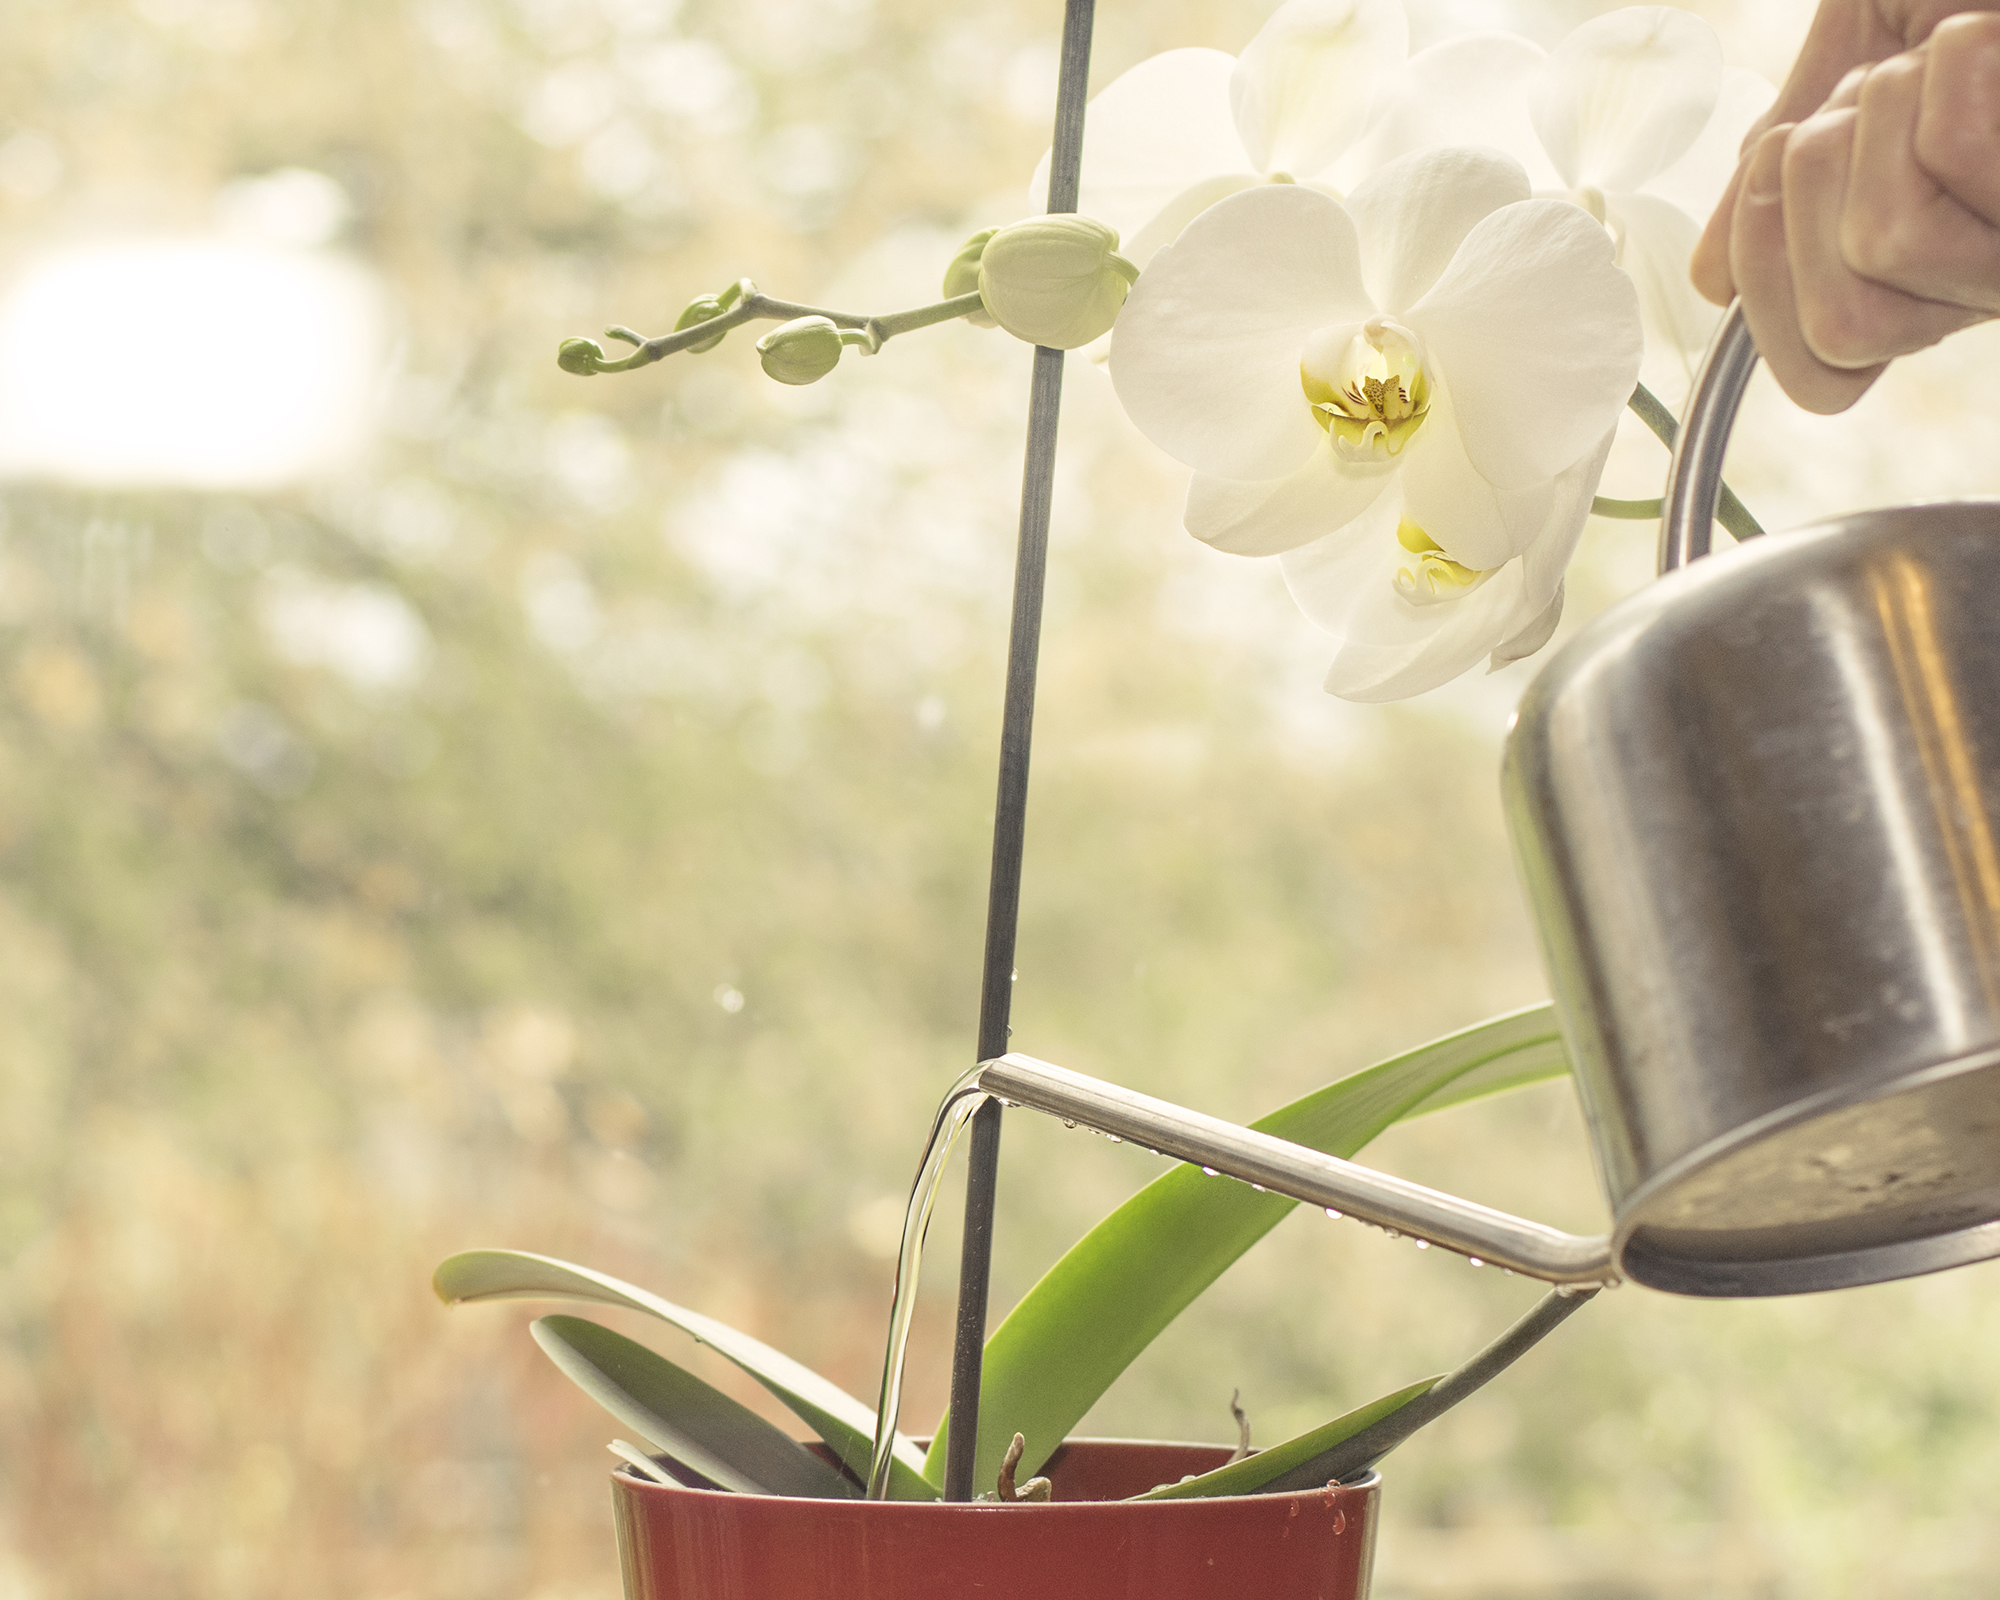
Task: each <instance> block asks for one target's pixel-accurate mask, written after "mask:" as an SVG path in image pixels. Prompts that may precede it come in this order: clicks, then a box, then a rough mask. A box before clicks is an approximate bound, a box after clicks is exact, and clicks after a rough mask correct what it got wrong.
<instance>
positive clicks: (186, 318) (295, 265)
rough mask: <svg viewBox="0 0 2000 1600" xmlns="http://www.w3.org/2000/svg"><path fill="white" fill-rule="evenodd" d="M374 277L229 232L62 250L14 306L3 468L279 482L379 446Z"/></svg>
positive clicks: (99, 476)
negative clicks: (372, 428)
mask: <svg viewBox="0 0 2000 1600" xmlns="http://www.w3.org/2000/svg"><path fill="white" fill-rule="evenodd" d="M383 325H384V316H383V308H382V298H381V293H380V291H379V289H378V287H377V284H376V280H375V278H374V276H373V275H372V274H371V273H369V272H368V271H367V270H366V269H365V268H363V267H361V266H359V265H357V264H356V263H354V262H353V261H351V260H349V259H347V258H345V257H342V256H338V255H334V254H332V253H329V252H326V251H316V250H303V249H295V248H282V247H278V246H273V245H269V244H253V243H239V242H234V241H224V240H188V241H165V242H149V243H130V244H121V245H101V246H96V247H93V248H89V249H78V250H71V251H66V252H63V253H61V254H55V255H50V256H47V257H44V258H43V259H42V260H40V261H39V262H37V263H35V264H34V265H32V266H31V267H29V268H28V270H27V271H26V272H25V273H24V274H23V275H22V276H21V277H20V279H19V280H18V281H17V282H16V283H15V284H14V285H13V287H12V290H11V292H10V293H9V294H8V295H7V296H6V299H5V300H4V302H0V476H6V477H14V478H57V479H62V480H66V481H69V482H75V483H88V484H105V485H120V486H144V485H184V486H187V487H192V488H272V487H276V486H278V485H280V484H284V483H288V482H291V481H294V480H296V479H298V478H301V477H305V476H308V475H310V474H312V473H315V472H317V471H320V470H322V469H324V468H327V467H329V466H332V465H334V464H336V463H337V462H339V461H340V460H342V459H343V458H344V457H347V456H350V455H352V454H353V453H354V452H355V451H356V450H357V449H358V448H359V447H360V446H361V444H362V443H363V442H364V441H365V439H366V437H367V434H368V431H369V425H370V422H371V418H372V412H373V410H374V401H375V395H376V392H377V389H378V387H379V380H380V374H381V366H382V361H383V348H384V336H383Z"/></svg>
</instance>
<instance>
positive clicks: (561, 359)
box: [556, 339, 604, 378]
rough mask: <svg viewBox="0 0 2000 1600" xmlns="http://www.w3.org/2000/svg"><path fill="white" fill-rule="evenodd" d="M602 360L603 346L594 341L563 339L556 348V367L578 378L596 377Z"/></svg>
mask: <svg viewBox="0 0 2000 1600" xmlns="http://www.w3.org/2000/svg"><path fill="white" fill-rule="evenodd" d="M603 360H604V346H603V345H601V344H599V343H598V342H597V341H596V340H595V339H565V340H563V342H562V343H561V344H560V345H558V346H557V347H556V365H557V366H559V367H561V368H562V369H563V371H565V372H574V373H575V374H577V376H578V377H582V378H594V377H596V376H597V368H598V364H599V363H600V362H602V361H603Z"/></svg>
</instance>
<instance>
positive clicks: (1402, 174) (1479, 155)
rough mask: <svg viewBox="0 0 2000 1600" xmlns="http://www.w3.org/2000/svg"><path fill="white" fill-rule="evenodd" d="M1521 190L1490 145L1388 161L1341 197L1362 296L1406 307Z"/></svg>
mask: <svg viewBox="0 0 2000 1600" xmlns="http://www.w3.org/2000/svg"><path fill="white" fill-rule="evenodd" d="M1528 195H1529V190H1528V175H1527V173H1526V172H1525V171H1523V170H1522V168H1521V164H1520V163H1519V162H1517V161H1515V160H1513V159H1512V158H1511V157H1509V156H1505V155H1502V154H1501V153H1500V152H1498V151H1496V150H1472V149H1455V150H1426V151H1421V152H1419V153H1417V154H1414V155H1408V156H1404V157H1402V158H1401V159H1400V160H1396V161H1392V162H1390V163H1389V165H1387V166H1386V167H1384V168H1383V169H1382V170H1381V171H1380V172H1377V173H1376V174H1375V175H1374V176H1373V177H1371V178H1369V179H1367V180H1366V181H1365V182H1363V183H1362V184H1361V185H1360V186H1359V187H1357V188H1356V189H1355V191H1354V192H1353V193H1352V194H1350V195H1349V196H1348V197H1347V211H1348V215H1350V216H1351V217H1353V218H1354V228H1355V232H1356V233H1357V234H1358V235H1359V236H1360V239H1361V276H1362V280H1363V281H1364V282H1365V283H1366V284H1367V286H1368V293H1369V297H1370V298H1371V299H1372V300H1374V302H1375V304H1376V306H1377V307H1378V308H1379V309H1381V310H1383V311H1386V312H1389V313H1392V314H1393V313H1396V312H1399V311H1406V310H1408V309H1409V308H1410V307H1411V306H1413V305H1415V304H1416V303H1417V301H1419V300H1421V299H1422V298H1423V297H1424V295H1425V294H1426V293H1428V292H1429V290H1430V287H1431V285H1432V284H1434V283H1436V282H1437V280H1438V276H1439V274H1441V273H1442V272H1443V271H1444V269H1445V267H1446V266H1447V265H1449V264H1450V261H1451V258H1452V256H1453V255H1454V254H1456V253H1457V250H1458V247H1459V246H1460V245H1461V244H1463V243H1464V242H1465V236H1466V235H1467V234H1468V233H1470V232H1471V231H1472V229H1473V226H1474V225H1475V224H1476V223H1478V222H1479V221H1480V220H1481V219H1482V218H1484V217H1486V216H1489V215H1491V214H1492V213H1493V212H1495V211H1498V210H1499V209H1500V208H1501V207H1502V206H1504V205H1511V204H1513V203H1514V202H1516V201H1519V200H1526V199H1527V198H1528Z"/></svg>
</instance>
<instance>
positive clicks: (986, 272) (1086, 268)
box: [979, 213, 1139, 350]
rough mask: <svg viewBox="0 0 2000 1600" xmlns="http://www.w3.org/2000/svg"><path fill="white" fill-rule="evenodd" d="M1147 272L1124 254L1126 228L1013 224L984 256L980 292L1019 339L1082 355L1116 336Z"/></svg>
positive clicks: (1050, 220)
mask: <svg viewBox="0 0 2000 1600" xmlns="http://www.w3.org/2000/svg"><path fill="white" fill-rule="evenodd" d="M1138 276H1139V269H1138V268H1137V267H1135V266H1133V265H1132V263H1131V262H1129V261H1127V260H1126V259H1125V258H1124V257H1123V256H1121V255H1119V254H1118V230H1117V229H1116V228H1113V227H1110V226H1108V225H1106V224H1105V223H1102V222H1099V221H1097V220H1096V219H1095V218H1093V217H1079V216H1075V215H1072V214H1069V213H1058V214H1056V215H1054V216H1047V217H1030V218H1028V219H1027V220H1026V221H1023V222H1013V223H1009V224H1008V225H1007V226H1006V227H1004V228H1002V229H1000V230H999V231H998V232H997V233H995V234H994V235H993V237H992V238H991V239H989V240H987V241H986V247H985V249H984V250H983V251H982V252H981V254H980V257H979V293H980V296H981V298H983V299H984V300H985V302H986V309H987V310H988V311H989V312H991V313H992V315H993V319H994V320H995V321H996V322H998V323H999V324H1000V326H1001V327H1003V328H1005V329H1006V330H1007V331H1008V332H1009V333H1011V334H1013V335H1014V337H1015V338H1017V339H1025V340H1027V341H1028V343H1030V344H1038V345H1045V346H1047V347H1048V348H1050V349H1052V350H1074V349H1076V348H1077V346H1079V345H1086V344H1089V343H1090V342H1091V340H1093V339H1096V338H1098V337H1100V336H1101V335H1103V334H1105V333H1108V332H1110V331H1111V324H1112V323H1113V322H1114V321H1116V320H1117V317H1118V308H1119V307H1120V306H1122V305H1124V303H1125V296H1126V294H1127V293H1129V292H1130V290H1131V288H1132V285H1133V283H1134V282H1136V281H1137V279H1138Z"/></svg>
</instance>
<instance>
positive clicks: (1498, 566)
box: [1110, 150, 1640, 699]
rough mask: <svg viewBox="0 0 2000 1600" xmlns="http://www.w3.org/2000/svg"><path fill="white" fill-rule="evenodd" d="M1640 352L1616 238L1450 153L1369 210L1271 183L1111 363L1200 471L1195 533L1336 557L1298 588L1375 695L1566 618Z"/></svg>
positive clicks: (1171, 259)
mask: <svg viewBox="0 0 2000 1600" xmlns="http://www.w3.org/2000/svg"><path fill="white" fill-rule="evenodd" d="M1639 356H1640V326H1639V310H1638V304H1637V296H1636V294H1635V292H1634V290H1633V287H1632V284H1631V282H1630V280H1629V279H1627V278H1626V277H1625V276H1624V275H1623V274H1622V273H1620V272H1619V271H1618V269H1617V267H1616V266H1615V265H1614V263H1613V261H1612V250H1611V241H1610V239H1609V237H1608V236H1607V235H1606V233H1605V231H1604V230H1603V228H1601V227H1600V226H1599V225H1598V224H1597V223H1596V222H1594V221H1593V220H1592V219H1591V218H1590V217H1589V216H1588V215H1587V214H1586V213H1584V212H1583V211H1582V210H1580V209H1578V208H1577V207H1575V206H1572V205H1569V204H1566V203H1564V202H1562V201H1558V200H1549V199H1541V200H1537V199H1532V198H1530V195H1529V187H1528V178H1527V174H1526V173H1525V172H1524V171H1523V170H1522V168H1521V167H1520V165H1519V164H1518V163H1517V162H1514V161H1512V160H1509V159H1508V158H1506V157H1504V156H1502V155H1500V154H1498V153H1497V152H1493V151H1481V150H1444V151H1433V152H1426V153H1423V154H1419V155H1415V156H1409V157H1405V158H1403V159H1401V160H1399V161H1395V162H1392V163H1391V164H1390V165H1389V166H1388V167H1385V168H1384V169H1383V170H1382V171H1381V172H1379V173H1378V174H1376V175H1375V176H1374V177H1373V178H1370V179H1368V180H1366V181H1365V182H1363V183H1362V184H1361V185H1360V186H1359V187H1358V188H1356V189H1355V191H1354V193H1353V194H1352V195H1351V196H1350V197H1349V199H1348V201H1347V202H1346V204H1344V205H1343V204H1342V203H1340V202H1338V201H1336V200H1334V199H1333V198H1332V197H1331V196H1329V195H1326V194H1324V193H1322V192H1320V191H1318V190H1316V189H1310V188H1305V187H1301V186H1287V185H1270V186H1264V187H1259V188H1255V189H1249V190H1245V191H1243V192H1241V193H1238V194H1234V195H1231V196H1230V197H1228V198H1227V199H1225V200H1223V201H1221V202H1219V203H1218V204H1216V205H1214V206H1212V207H1210V208H1209V209H1208V210H1206V211H1205V212H1203V213H1202V214H1201V215H1200V216H1198V217H1197V218H1196V219H1195V220H1194V221H1193V222H1191V223H1190V224H1188V226H1187V227H1186V229H1185V230H1184V231H1183V232H1182V233H1181V234H1180V236H1179V238H1178V239H1177V240H1176V241H1175V242H1174V243H1173V244H1172V245H1170V246H1167V247H1164V248H1162V249H1161V250H1160V251H1159V252H1158V253H1157V254H1156V255H1155V256H1154V258H1153V262H1152V265H1151V266H1150V267H1149V268H1148V269H1147V270H1146V272H1145V273H1144V274H1143V275H1142V276H1141V277H1140V279H1139V281H1138V283H1137V284H1136V285H1135V286H1134V287H1133V289H1132V293H1131V295H1130V297H1129V298H1128V299H1127V301H1126V303H1125V308H1124V311H1123V313H1122V314H1121V316H1120V318H1119V321H1118V324H1117V326H1116V328H1115V329H1114V330H1113V333H1112V344H1111V363H1110V364H1111V377H1112V382H1113V384H1114V386H1115V387H1116V389H1117V392H1118V397H1119V400H1120V402H1121V403H1122V404H1123V405H1124V407H1125V410H1126V413H1127V414H1128V415H1129V416H1130V417H1131V418H1132V420H1133V422H1134V423H1136V424H1137V426H1138V427H1139V429H1140V431H1141V432H1143V433H1145V434H1146V436H1147V437H1148V438H1150V439H1151V440H1152V441H1153V443H1155V444H1156V445H1158V446H1160V448H1162V449H1163V450H1165V451H1166V452H1167V453H1168V454H1170V455H1172V456H1174V457H1175V458H1176V459H1178V460H1180V461H1182V462H1184V463H1186V464H1187V465H1188V466H1191V467H1193V468H1194V469H1195V476H1194V479H1193V481H1192V482H1191V484H1190V485H1189V489H1188V500H1187V508H1186V513H1185V521H1186V524H1187V528H1188V531H1189V532H1190V533H1192V534H1194V535H1195V537H1197V538H1199V539H1203V540H1205V541H1206V542H1208V543H1210V544H1212V545H1214V546H1216V547H1217V548H1218V549H1222V550H1227V551H1231V552H1233V553H1236V554H1241V555H1277V554H1280V553H1282V552H1285V551H1298V550H1303V549H1304V547H1307V546H1313V547H1315V549H1314V550H1313V551H1312V553H1310V554H1302V555H1300V556H1298V557H1296V558H1295V559H1293V560H1292V561H1291V562H1290V563H1289V564H1288V573H1287V576H1288V578H1289V580H1290V581H1291V583H1292V585H1293V587H1294V590H1295V592H1301V593H1302V595H1304V594H1310V595H1312V596H1314V597H1315V598H1313V599H1311V600H1309V601H1307V603H1306V608H1307V610H1308V612H1309V614H1312V615H1313V616H1314V617H1315V619H1316V620H1319V621H1321V622H1322V623H1323V624H1327V625H1330V626H1331V627H1332V631H1334V632H1335V633H1336V634H1337V635H1338V636H1339V638H1340V640H1341V645H1340V649H1339V651H1338V652H1337V654H1336V657H1335V660H1334V664H1333V668H1332V670H1331V671H1330V673H1329V675H1328V680H1327V687H1328V688H1329V689H1330V690H1331V691H1332V692H1333V693H1336V694H1341V695H1346V696H1348V697H1350V698H1361V699H1365V698H1388V697H1393V696H1400V695H1406V694H1414V693H1418V692H1420V691H1421V690H1423V689H1426V688H1430V687H1433V686H1435V685H1436V684H1438V683H1442V682H1444V681H1445V680H1446V679H1447V678H1450V677H1452V676H1455V675H1456V674H1457V673H1458V672H1461V671H1463V670H1465V668H1466V667H1468V666H1471V665H1472V664H1473V663H1474V662H1476V661H1477V660H1478V659H1479V657H1480V656H1482V655H1485V654H1487V653H1488V652H1491V651H1495V650H1497V649H1500V648H1501V647H1502V646H1508V647H1509V648H1510V649H1513V648H1515V647H1517V646H1518V647H1520V650H1521V653H1525V649H1531V648H1533V647H1534V645H1535V644H1539V643H1540V640H1539V639H1535V640H1534V641H1533V643H1532V644H1530V643H1526V641H1525V638H1524V636H1527V637H1532V635H1533V632H1534V627H1535V625H1536V624H1538V623H1540V622H1542V621H1543V620H1545V619H1546V620H1547V623H1548V626H1549V627H1551V628H1552V627H1553V626H1554V621H1553V617H1552V616H1549V615H1548V614H1549V611H1550V608H1551V606H1552V605H1555V604H1557V603H1558V596H1557V586H1558V585H1559V583H1560V580H1561V575H1562V569H1563V566H1564V565H1565V564H1566V562H1567V560H1568V557H1569V554H1570V550H1571V548H1572V547H1573V545H1574V543H1575V539H1576V535H1577V532H1578V531H1579V530H1580V529H1581V527H1582V523H1583V519H1584V517H1585V516H1586V515H1587V514H1588V511H1589V506H1590V499H1591V495H1592V494H1593V492H1594V491H1595V488H1596V483H1597V477H1598V474H1599V472H1600V471H1601V470H1602V466H1603V456H1604V452H1605V449H1606V447H1607V444H1608V438H1609V435H1610V433H1611V431H1612V428H1613V426H1614V425H1615V423H1616V421H1617V418H1618V413H1619V410H1620V408H1621V407H1622V406H1623V405H1624V403H1625V401H1626V399H1627V397H1628V396H1629V395H1630V394H1631V392H1632V384H1633V381H1634V379H1635V377H1636V376H1637V373H1638V368H1639ZM1531 556H1532V559H1528V558H1530V557H1531ZM1328 584H1331V585H1332V587H1333V588H1334V589H1336V590H1339V591H1340V593H1339V595H1338V597H1337V598H1336V599H1328V598H1325V597H1326V595H1327V594H1328V592H1329V591H1328V589H1327V585H1328ZM1350 586H1351V589H1350ZM1329 619H1332V621H1331V623H1329ZM1544 637H1546V635H1545V634H1544Z"/></svg>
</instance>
